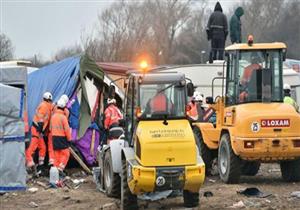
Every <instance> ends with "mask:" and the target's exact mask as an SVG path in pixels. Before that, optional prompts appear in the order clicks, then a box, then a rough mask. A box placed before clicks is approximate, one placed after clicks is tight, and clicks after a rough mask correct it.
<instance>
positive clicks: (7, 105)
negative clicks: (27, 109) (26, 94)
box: [0, 83, 23, 118]
mask: <svg viewBox="0 0 300 210" xmlns="http://www.w3.org/2000/svg"><path fill="white" fill-rule="evenodd" d="M0 98H1V100H0V115H2V116H10V117H16V118H18V117H22V108H23V90H22V89H20V88H15V87H12V86H8V85H3V84H1V83H0Z"/></svg>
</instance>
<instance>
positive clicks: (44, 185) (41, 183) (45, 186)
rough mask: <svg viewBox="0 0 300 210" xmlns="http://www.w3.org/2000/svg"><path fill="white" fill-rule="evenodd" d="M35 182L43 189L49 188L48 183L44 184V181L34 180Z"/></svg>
mask: <svg viewBox="0 0 300 210" xmlns="http://www.w3.org/2000/svg"><path fill="white" fill-rule="evenodd" d="M36 184H37V185H39V186H41V187H43V188H44V189H47V188H49V185H46V184H45V183H43V182H40V181H36Z"/></svg>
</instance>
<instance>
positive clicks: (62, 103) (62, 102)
mask: <svg viewBox="0 0 300 210" xmlns="http://www.w3.org/2000/svg"><path fill="white" fill-rule="evenodd" d="M66 104H67V103H66V102H65V100H64V99H62V98H60V99H59V100H58V101H57V107H59V108H65V106H66Z"/></svg>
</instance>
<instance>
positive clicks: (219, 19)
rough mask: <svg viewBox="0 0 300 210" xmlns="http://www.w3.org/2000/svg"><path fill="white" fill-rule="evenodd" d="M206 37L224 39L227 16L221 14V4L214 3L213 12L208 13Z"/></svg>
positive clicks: (226, 31)
mask: <svg viewBox="0 0 300 210" xmlns="http://www.w3.org/2000/svg"><path fill="white" fill-rule="evenodd" d="M206 32H207V38H208V40H210V39H224V40H226V37H227V34H228V24H227V18H226V16H225V15H224V14H223V10H222V7H221V4H220V3H219V2H217V3H216V6H215V10H214V12H213V13H212V14H211V15H210V17H209V20H208V23H207V27H206Z"/></svg>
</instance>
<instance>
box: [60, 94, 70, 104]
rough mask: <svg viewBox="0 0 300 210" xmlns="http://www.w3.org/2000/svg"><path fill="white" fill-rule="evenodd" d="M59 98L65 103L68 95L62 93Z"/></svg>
mask: <svg viewBox="0 0 300 210" xmlns="http://www.w3.org/2000/svg"><path fill="white" fill-rule="evenodd" d="M59 99H62V100H64V101H65V102H66V103H68V101H69V97H68V96H67V95H66V94H63V95H62V96H61V97H60V98H59Z"/></svg>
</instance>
